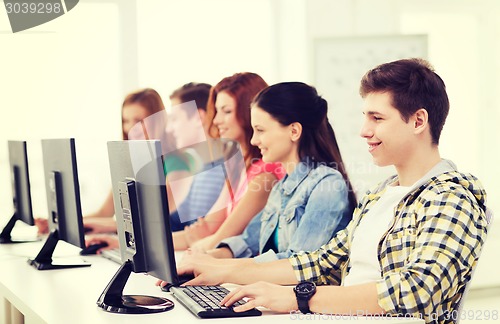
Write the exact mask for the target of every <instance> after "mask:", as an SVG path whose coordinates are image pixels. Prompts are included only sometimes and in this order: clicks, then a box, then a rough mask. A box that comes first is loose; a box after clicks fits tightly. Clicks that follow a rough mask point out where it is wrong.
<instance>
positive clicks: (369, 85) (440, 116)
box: [359, 58, 450, 145]
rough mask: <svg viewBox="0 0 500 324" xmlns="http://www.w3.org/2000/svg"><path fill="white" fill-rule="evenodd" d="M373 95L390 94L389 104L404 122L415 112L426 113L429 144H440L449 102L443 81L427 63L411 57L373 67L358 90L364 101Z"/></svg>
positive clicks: (362, 80)
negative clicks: (420, 110) (376, 93)
mask: <svg viewBox="0 0 500 324" xmlns="http://www.w3.org/2000/svg"><path fill="white" fill-rule="evenodd" d="M372 92H387V93H390V94H391V96H392V105H393V106H394V107H395V108H396V109H397V110H398V111H399V113H400V115H401V117H402V119H403V120H404V121H405V122H408V120H409V118H410V116H411V115H413V114H414V113H415V112H416V111H417V110H418V109H420V108H424V109H425V110H427V113H428V114H429V125H430V130H431V136H432V143H433V144H436V145H437V144H439V137H440V135H441V131H442V130H443V126H444V123H445V121H446V117H447V116H448V112H449V110H450V102H449V101H448V95H447V94H446V86H445V84H444V82H443V80H442V79H441V77H440V76H439V75H437V74H436V72H435V71H434V68H433V67H432V65H431V64H430V63H429V62H427V61H426V60H424V59H420V58H411V59H402V60H398V61H394V62H390V63H385V64H381V65H379V66H377V67H375V68H374V69H372V70H370V71H368V72H367V73H366V74H365V75H364V76H363V78H362V79H361V85H360V88H359V93H360V95H361V97H363V98H365V97H366V96H367V95H368V94H370V93H372Z"/></svg>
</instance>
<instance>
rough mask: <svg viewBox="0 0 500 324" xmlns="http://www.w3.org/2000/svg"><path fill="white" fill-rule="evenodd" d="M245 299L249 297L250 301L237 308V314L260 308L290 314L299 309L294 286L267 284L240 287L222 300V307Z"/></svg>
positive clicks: (259, 283) (235, 309) (258, 283)
mask: <svg viewBox="0 0 500 324" xmlns="http://www.w3.org/2000/svg"><path fill="white" fill-rule="evenodd" d="M244 297H247V298H248V301H247V302H246V303H245V304H244V305H241V306H237V307H235V308H234V311H235V312H244V311H246V310H249V309H252V308H255V307H258V306H264V307H266V308H269V309H270V310H273V311H276V312H279V313H289V312H290V311H293V310H297V309H298V306H297V299H296V298H295V293H294V292H293V286H279V285H275V284H271V283H267V282H257V283H254V284H251V285H247V286H241V287H238V288H236V289H234V290H233V291H231V292H230V293H229V294H228V295H227V296H226V297H224V299H222V301H221V305H224V306H230V305H232V304H234V303H235V302H237V301H238V300H240V299H242V298H244Z"/></svg>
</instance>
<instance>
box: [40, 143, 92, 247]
mask: <svg viewBox="0 0 500 324" xmlns="http://www.w3.org/2000/svg"><path fill="white" fill-rule="evenodd" d="M42 154H43V171H44V174H45V193H46V196H47V211H48V215H49V227H50V230H51V232H53V231H54V230H57V231H58V232H59V239H61V240H64V241H66V242H68V243H70V244H73V245H76V246H78V247H80V248H83V247H85V239H84V234H83V221H82V209H81V204H80V184H79V183H78V171H77V165H76V151H75V140H74V139H72V138H70V139H47V140H42Z"/></svg>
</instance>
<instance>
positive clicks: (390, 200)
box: [342, 159, 456, 286]
mask: <svg viewBox="0 0 500 324" xmlns="http://www.w3.org/2000/svg"><path fill="white" fill-rule="evenodd" d="M453 170H456V166H455V164H453V162H451V161H449V160H445V159H442V160H441V161H440V162H439V163H438V164H436V165H435V166H434V167H433V168H432V169H431V170H430V171H429V172H428V173H427V174H426V175H425V176H423V177H422V178H421V179H420V180H418V181H417V182H415V183H414V184H413V185H412V186H410V187H402V186H387V187H386V192H385V193H384V194H383V195H382V197H380V199H379V200H378V201H377V202H376V203H375V205H374V206H373V207H372V208H371V209H370V210H369V211H368V213H367V214H366V215H365V216H364V217H363V219H362V220H361V222H360V223H359V225H358V227H357V228H356V229H355V231H354V234H353V239H352V242H351V249H350V250H351V254H350V258H349V265H350V267H351V270H350V271H349V273H348V274H347V276H346V277H345V278H344V280H343V282H342V285H343V286H352V285H357V284H362V283H367V282H374V281H376V280H379V279H380V278H381V272H382V270H381V269H380V263H379V262H378V257H377V256H378V251H377V249H378V243H379V242H380V239H381V238H382V235H384V233H385V232H386V231H387V230H388V229H389V225H390V223H391V221H392V220H393V218H394V213H395V210H394V209H395V208H396V206H397V204H398V203H399V202H400V201H401V199H403V197H404V196H406V194H408V193H409V192H410V191H411V190H413V189H414V188H416V187H417V186H420V185H422V184H424V183H425V182H426V181H428V180H429V179H430V178H432V177H434V176H437V175H438V174H442V173H444V172H448V171H453Z"/></svg>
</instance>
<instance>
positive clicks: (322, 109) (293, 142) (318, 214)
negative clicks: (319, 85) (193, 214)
mask: <svg viewBox="0 0 500 324" xmlns="http://www.w3.org/2000/svg"><path fill="white" fill-rule="evenodd" d="M327 110H328V107H327V102H326V100H325V99H323V98H322V97H320V96H319V95H318V93H317V92H316V89H315V88H313V87H311V86H308V85H306V84H304V83H300V82H286V83H279V84H276V85H273V86H270V87H268V88H266V89H264V90H262V91H261V92H260V93H259V94H258V95H257V96H256V97H255V98H254V100H253V102H252V105H251V123H252V128H253V130H254V132H253V137H252V140H251V144H252V145H254V146H257V147H258V148H259V149H260V152H261V154H262V159H263V160H264V162H267V163H271V162H280V163H282V165H283V167H284V169H285V171H286V176H285V177H284V178H283V179H282V180H281V181H279V182H278V183H277V184H276V185H275V186H274V187H273V189H272V191H271V194H270V195H269V199H268V201H267V204H266V205H265V207H264V209H263V210H262V211H261V212H260V213H259V214H257V215H256V216H255V217H254V219H253V220H252V221H251V222H250V224H249V225H248V226H247V228H246V229H245V231H244V232H243V233H242V234H241V235H238V236H233V237H230V238H227V239H224V240H223V241H222V242H221V243H220V244H219V245H218V248H217V249H215V250H211V251H208V253H209V254H211V255H213V256H215V257H220V258H227V257H235V258H248V257H254V260H255V261H258V262H263V261H271V260H276V259H282V258H287V257H289V256H290V255H292V254H293V253H295V252H299V251H311V250H315V249H317V248H319V247H320V246H321V245H323V244H325V243H327V242H328V241H329V240H330V239H331V238H332V237H333V235H334V234H335V233H336V232H337V231H338V230H340V229H343V228H344V227H345V226H346V225H347V223H348V222H349V221H350V220H351V218H352V212H353V210H354V207H355V205H356V198H355V196H354V193H353V191H352V189H351V184H350V182H349V179H348V177H347V173H346V171H345V168H344V164H343V162H342V157H341V155H340V151H339V148H338V145H337V140H336V138H335V134H334V132H333V129H332V127H331V125H330V123H329V121H328V117H327Z"/></svg>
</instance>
